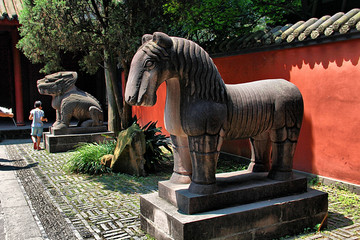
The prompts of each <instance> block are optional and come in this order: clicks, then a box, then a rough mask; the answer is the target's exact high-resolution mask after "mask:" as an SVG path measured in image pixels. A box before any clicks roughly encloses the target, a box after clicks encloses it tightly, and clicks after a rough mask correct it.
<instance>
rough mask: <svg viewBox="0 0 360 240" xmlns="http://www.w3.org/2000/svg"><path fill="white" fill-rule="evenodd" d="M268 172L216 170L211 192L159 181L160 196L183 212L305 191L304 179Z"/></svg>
mask: <svg viewBox="0 0 360 240" xmlns="http://www.w3.org/2000/svg"><path fill="white" fill-rule="evenodd" d="M267 175H268V173H267V172H257V173H256V172H251V171H247V170H245V171H237V172H229V173H222V174H217V178H216V185H217V188H218V191H217V192H216V193H213V194H211V195H201V194H194V193H190V192H189V191H188V188H189V184H174V183H171V182H170V181H161V182H159V197H161V198H163V199H165V200H167V201H168V202H170V203H171V204H173V205H174V206H176V207H177V208H179V211H181V212H182V213H185V214H194V213H199V212H205V211H210V210H216V209H221V208H223V207H224V206H228V207H230V206H233V205H240V204H246V203H252V202H258V201H262V200H267V199H273V198H278V197H283V196H288V195H292V194H297V193H303V192H306V191H307V180H306V178H305V177H302V176H300V175H294V176H293V179H291V180H289V181H277V180H272V179H269V178H268V177H267Z"/></svg>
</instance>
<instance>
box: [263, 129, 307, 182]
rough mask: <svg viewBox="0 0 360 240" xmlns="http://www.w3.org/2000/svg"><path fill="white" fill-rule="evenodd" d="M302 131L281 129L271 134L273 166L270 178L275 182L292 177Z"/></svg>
mask: <svg viewBox="0 0 360 240" xmlns="http://www.w3.org/2000/svg"><path fill="white" fill-rule="evenodd" d="M299 131H300V129H299V128H297V127H293V128H286V127H284V128H281V129H278V130H273V131H272V134H270V137H271V141H272V159H271V161H272V164H271V170H270V172H269V175H268V177H269V178H271V179H275V180H287V179H290V178H291V177H292V166H293V157H294V154H295V149H296V144H297V139H298V136H299Z"/></svg>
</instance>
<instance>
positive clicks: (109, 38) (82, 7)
mask: <svg viewBox="0 0 360 240" xmlns="http://www.w3.org/2000/svg"><path fill="white" fill-rule="evenodd" d="M164 2H165V0H141V1H140V0H123V1H113V0H102V1H99V0H94V1H90V0H68V1H64V0H51V1H48V0H24V2H23V10H22V12H21V13H20V15H19V22H20V24H21V27H20V29H19V30H20V35H21V37H22V39H21V40H20V41H19V44H18V47H19V48H20V49H21V50H22V51H23V52H24V54H25V56H26V57H28V58H29V59H30V60H32V61H33V62H35V63H44V64H45V67H44V68H43V69H42V71H43V72H45V73H50V72H53V71H57V70H61V69H62V67H61V61H60V55H61V53H63V52H73V53H78V54H81V56H82V57H83V58H82V60H81V62H80V65H81V66H82V67H83V68H84V70H87V72H89V73H95V72H96V70H97V69H98V67H99V66H102V65H103V64H104V61H106V60H107V59H106V57H107V56H105V55H104V51H107V52H109V53H110V55H111V56H109V58H111V59H118V63H120V64H121V63H123V62H130V60H131V58H132V56H133V54H134V53H135V51H136V49H137V48H138V46H139V44H140V40H141V37H142V35H143V34H144V33H149V32H152V31H159V30H162V31H167V22H168V19H167V18H166V17H165V16H164V15H163V8H162V6H163V4H164ZM123 67H126V66H123Z"/></svg>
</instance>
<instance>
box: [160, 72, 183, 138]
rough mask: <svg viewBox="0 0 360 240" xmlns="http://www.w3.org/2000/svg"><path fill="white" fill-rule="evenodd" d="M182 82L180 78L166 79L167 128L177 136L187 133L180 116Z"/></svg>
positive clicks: (165, 116)
mask: <svg viewBox="0 0 360 240" xmlns="http://www.w3.org/2000/svg"><path fill="white" fill-rule="evenodd" d="M180 96H181V89H180V82H179V79H178V78H171V79H168V80H166V103H165V112H164V118H165V128H166V130H167V131H168V132H169V133H170V134H172V135H176V136H181V135H185V133H184V131H183V129H182V127H181V118H180Z"/></svg>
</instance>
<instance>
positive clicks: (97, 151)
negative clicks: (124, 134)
mask: <svg viewBox="0 0 360 240" xmlns="http://www.w3.org/2000/svg"><path fill="white" fill-rule="evenodd" d="M115 146H116V141H115V140H107V141H104V142H102V143H84V144H81V145H80V146H78V147H77V148H76V149H75V151H74V154H73V155H72V156H71V158H70V159H69V160H68V161H67V163H66V164H65V165H64V169H65V170H67V171H69V172H75V173H86V174H91V175H93V174H102V173H108V172H111V169H110V168H108V167H106V166H104V165H102V164H101V158H102V156H104V155H106V154H113V153H114V149H115Z"/></svg>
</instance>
